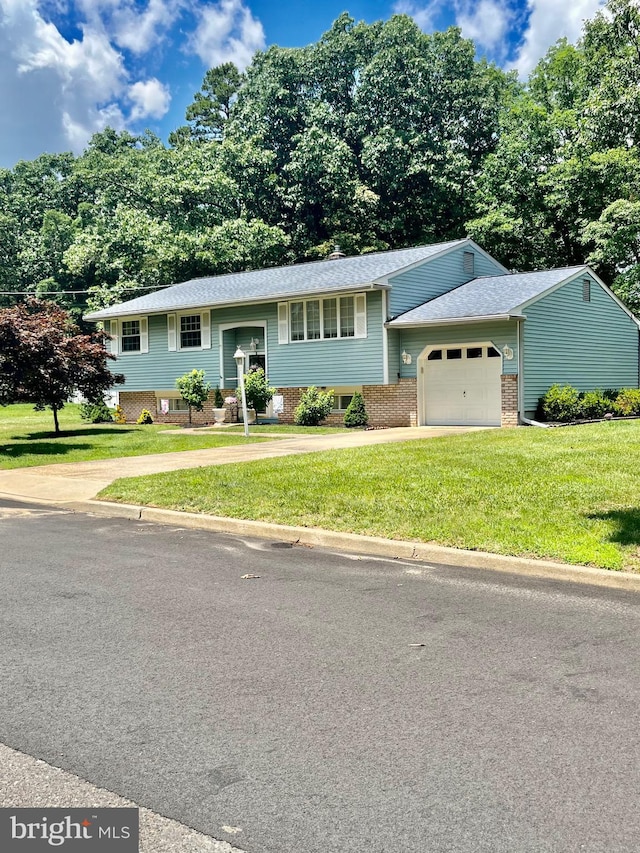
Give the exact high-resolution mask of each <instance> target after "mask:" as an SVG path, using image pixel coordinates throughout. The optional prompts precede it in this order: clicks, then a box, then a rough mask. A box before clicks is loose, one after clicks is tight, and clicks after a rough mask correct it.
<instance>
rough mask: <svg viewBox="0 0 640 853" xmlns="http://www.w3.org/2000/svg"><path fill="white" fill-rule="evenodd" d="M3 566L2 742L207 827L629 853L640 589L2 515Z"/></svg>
mask: <svg viewBox="0 0 640 853" xmlns="http://www.w3.org/2000/svg"><path fill="white" fill-rule="evenodd" d="M0 568H1V572H0V595H1V605H0V741H1V742H2V743H4V744H7V745H8V746H10V747H13V748H15V749H18V750H21V751H22V752H24V753H26V754H27V755H32V756H36V757H38V758H41V759H44V760H45V761H47V762H49V763H50V764H52V765H54V766H56V767H60V768H63V769H64V770H69V771H71V772H72V773H74V774H77V775H78V776H80V777H81V778H82V779H86V780H88V781H90V782H92V783H94V784H96V785H99V786H101V787H103V788H106V789H107V790H109V791H113V792H115V793H117V794H121V795H122V796H125V797H127V798H128V799H130V800H132V801H134V802H136V803H139V804H141V805H143V806H146V807H148V808H150V809H152V810H154V811H155V812H159V813H160V814H162V815H166V816H167V817H170V818H173V819H176V820H178V821H181V822H182V823H184V824H186V825H188V826H190V827H193V828H194V829H196V830H198V831H200V832H202V833H205V834H207V835H210V836H213V837H214V838H217V839H223V840H227V841H229V842H231V843H233V844H234V845H237V846H238V847H239V848H242V850H247V851H250V852H251V853H334V851H335V853H337V852H338V851H340V853H342V851H346V853H378V851H380V853H382V851H384V853H430V852H431V851H434V853H441V851H490V852H491V853H500V852H501V851H505V853H507V851H508V853H520V851H535V853H542V851H562V853H568V851H594V853H595V851H597V853H604V851H606V853H616V851H634V853H635V851H637V850H638V849H640V809H639V808H638V803H637V799H638V792H639V790H640V769H639V768H640V748H639V747H640V726H639V712H638V709H639V708H640V680H639V678H638V676H639V674H640V663H639V658H640V656H639V651H640V649H639V640H638V636H639V633H638V628H639V617H640V607H639V604H640V596H638V595H637V594H633V593H625V592H616V591H608V590H606V589H601V588H590V587H582V586H578V585H576V584H570V585H569V584H567V585H563V584H561V583H552V582H547V581H540V580H533V579H530V578H527V579H518V578H517V577H513V576H508V575H503V574H496V575H493V574H492V573H491V572H480V571H473V570H468V569H460V570H457V569H452V568H442V567H437V566H428V565H424V564H423V565H421V564H415V563H404V562H400V561H390V560H376V559H371V558H362V559H358V558H354V557H349V556H346V555H337V554H331V553H328V552H326V551H320V550H316V549H308V548H295V547H293V548H292V547H284V543H277V542H276V543H273V542H259V541H255V540H242V539H239V538H236V537H230V536H228V537H225V536H221V535H217V534H212V533H207V532H204V531H197V530H181V529H179V528H168V527H164V526H154V525H150V524H143V523H138V522H131V521H124V520H117V519H105V518H93V517H89V516H84V515H78V514H72V513H66V512H63V511H60V512H57V511H55V510H51V509H50V508H48V509H47V508H42V509H38V508H34V507H30V508H29V507H20V506H19V505H17V504H14V503H7V502H4V503H2V502H0ZM247 573H250V574H255V575H259V577H258V578H251V579H242V578H241V576H242V575H244V574H247Z"/></svg>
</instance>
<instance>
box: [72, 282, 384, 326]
mask: <svg viewBox="0 0 640 853" xmlns="http://www.w3.org/2000/svg"><path fill="white" fill-rule="evenodd" d="M388 289H389V285H385V284H379V283H378V282H375V281H372V282H370V281H366V282H361V283H360V284H348V285H344V286H342V287H339V288H337V289H336V290H317V291H316V290H306V291H303V292H300V291H296V292H294V293H276V294H273V295H270V296H261V297H259V298H257V299H227V300H225V301H224V302H214V303H204V304H203V303H202V302H195V303H194V302H189V303H187V302H185V303H182V304H180V305H171V306H165V307H164V308H154V309H152V310H149V311H144V310H140V308H138V309H137V310H136V312H135V316H137V315H140V316H143V317H153V316H156V315H161V314H175V313H179V312H180V311H215V310H216V309H218V308H230V307H232V306H234V305H236V306H238V307H242V306H244V305H268V304H269V303H271V302H285V301H288V300H291V299H300V300H304V299H313V298H314V297H317V298H318V299H327V298H331V297H333V296H339V295H340V294H341V293H354V292H357V293H361V292H362V291H366V290H388ZM131 316H134V315H133V314H132V313H131V310H127V311H118V312H117V313H116V312H113V313H110V314H103V312H101V311H94V312H93V313H91V314H85V315H84V317H83V319H84V320H88V321H89V322H91V323H96V322H98V321H99V320H116V319H118V318H120V317H131Z"/></svg>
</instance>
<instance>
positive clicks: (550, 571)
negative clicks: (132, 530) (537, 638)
mask: <svg viewBox="0 0 640 853" xmlns="http://www.w3.org/2000/svg"><path fill="white" fill-rule="evenodd" d="M64 506H65V507H66V508H68V509H72V510H74V511H76V512H87V513H91V514H92V515H103V516H108V517H110V518H127V519H130V520H133V521H146V522H152V523H155V524H170V525H173V526H174V527H188V528H193V529H197V530H211V531H214V532H216V533H231V534H235V535H236V536H255V537H258V538H262V539H277V540H279V541H281V542H282V541H285V542H291V543H292V544H296V545H306V546H317V547H322V548H330V549H333V550H339V551H349V552H353V553H358V554H368V555H371V556H377V557H387V558H390V559H402V560H416V561H420V562H427V563H436V564H438V565H441V566H452V567H454V566H455V567H458V568H460V567H462V568H471V569H484V570H487V569H488V570H490V571H497V572H507V573H510V574H517V575H522V576H524V577H535V578H545V579H547V580H560V581H569V582H571V583H582V584H590V585H591V586H605V587H609V588H613V589H621V590H628V591H637V592H640V574H633V573H631V572H616V571H609V570H607V569H596V568H593V567H591V566H574V565H570V564H568V563H555V562H551V561H547V560H530V559H527V558H525V557H506V556H503V555H501V554H489V553H487V552H486V551H464V550H462V549H458V548H446V547H444V546H442V545H430V544H428V543H425V542H407V541H404V540H396V539H382V538H379V537H376V536H361V535H359V534H355V533H338V532H336V531H332V530H322V529H320V528H312V527H292V526H287V525H283V524H272V523H270V522H263V521H249V520H245V519H239V518H225V517H223V516H215V515H203V514H200V513H194V512H177V511H176V510H172V509H158V508H157V507H147V506H134V505H132V504H119V503H110V502H107V501H74V502H69V503H66V504H65V505H64Z"/></svg>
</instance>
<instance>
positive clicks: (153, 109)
mask: <svg viewBox="0 0 640 853" xmlns="http://www.w3.org/2000/svg"><path fill="white" fill-rule="evenodd" d="M128 94H129V100H130V101H131V102H132V104H133V108H132V110H131V121H139V120H140V119H143V118H162V116H164V115H166V113H167V111H168V109H169V103H170V101H171V95H170V93H169V89H168V87H167V86H165V85H164V84H163V83H161V82H160V81H159V80H157V79H156V78H155V77H152V78H151V79H150V80H145V82H144V83H143V82H142V81H138V82H137V83H134V84H133V86H130V87H129V93H128Z"/></svg>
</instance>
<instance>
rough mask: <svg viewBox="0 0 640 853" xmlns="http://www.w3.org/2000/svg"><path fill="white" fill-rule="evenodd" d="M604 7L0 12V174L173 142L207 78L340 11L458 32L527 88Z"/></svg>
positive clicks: (466, 0)
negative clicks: (65, 154) (124, 133)
mask: <svg viewBox="0 0 640 853" xmlns="http://www.w3.org/2000/svg"><path fill="white" fill-rule="evenodd" d="M601 6H602V0H571V2H569V0H508V2H501V1H500V0H452V2H446V0H354V2H349V0H325V2H318V0H316V2H310V3H300V2H294V0H279V2H278V3H274V2H270V0H0V130H1V132H0V167H5V168H11V167H12V166H14V165H15V163H16V162H17V161H18V160H21V159H25V160H30V159H32V158H34V157H37V156H38V155H39V154H42V153H44V152H58V151H74V152H75V153H80V152H81V151H82V150H83V148H84V147H85V145H86V143H87V140H88V139H89V138H90V136H91V134H92V133H94V132H95V131H97V130H101V129H102V128H103V127H104V126H105V125H107V124H110V125H111V126H112V127H116V128H117V129H118V130H122V129H125V128H126V129H128V130H131V131H132V132H134V133H135V132H141V131H143V130H144V129H145V128H150V129H151V130H153V131H155V132H156V133H158V134H159V135H160V136H161V138H162V139H163V140H166V137H167V134H168V133H169V131H170V130H172V129H174V128H175V127H177V126H179V125H180V124H183V123H184V112H185V108H186V106H187V105H188V104H189V103H190V102H191V101H192V99H193V95H194V92H196V91H197V90H198V88H199V87H200V84H201V82H202V78H203V76H204V73H205V71H206V70H207V68H209V67H211V66H213V65H218V64H220V63H221V62H225V61H228V60H232V61H234V62H235V63H236V64H237V65H239V66H240V67H241V68H244V67H246V65H247V64H248V63H249V62H250V59H251V56H252V55H253V54H254V52H255V51H256V50H262V49H264V48H265V47H268V46H269V45H271V44H279V45H282V46H286V47H296V46H302V45H305V44H309V43H310V42H314V41H317V39H318V38H319V37H320V36H321V34H322V33H323V32H325V31H326V30H328V29H329V27H330V26H331V24H332V22H333V21H334V20H335V18H337V17H338V15H339V14H340V13H341V12H343V11H348V12H349V13H350V14H351V16H352V17H354V18H355V19H356V20H365V21H367V22H372V21H376V20H380V19H388V18H389V17H390V16H391V15H392V14H394V13H397V12H402V13H406V14H410V15H412V16H413V18H414V19H415V20H416V22H417V23H418V25H419V26H420V27H421V28H422V29H423V30H425V32H431V31H433V30H438V29H444V28H446V27H447V26H450V25H451V24H456V25H458V26H460V27H461V28H462V32H463V35H465V36H467V37H469V38H472V39H473V40H474V42H475V43H476V47H477V50H478V54H479V55H485V56H487V57H488V58H489V59H492V60H494V61H495V62H496V63H497V64H499V65H500V66H502V67H504V68H516V69H517V70H518V72H519V73H520V75H521V76H522V77H526V75H527V74H528V72H529V71H530V70H531V68H532V67H533V66H534V65H535V64H536V62H537V61H538V59H539V58H540V57H541V56H542V55H543V54H544V53H545V52H546V50H547V48H548V47H549V45H551V44H553V43H554V42H555V41H556V40H557V39H558V38H560V37H561V36H566V37H567V38H568V39H569V40H570V41H575V40H576V39H577V38H578V36H579V35H580V32H581V28H582V22H583V20H584V19H585V18H591V17H593V15H594V14H595V13H596V11H597V10H598V9H599V8H600V7H601Z"/></svg>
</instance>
